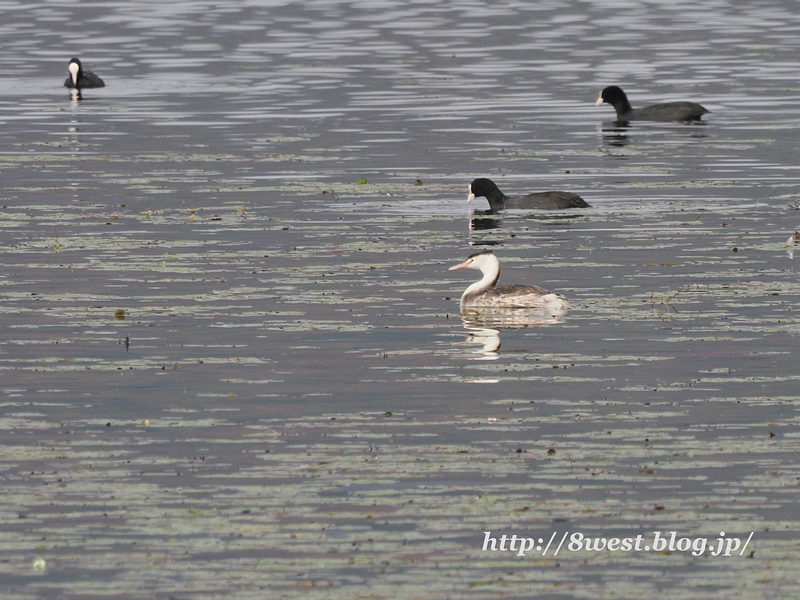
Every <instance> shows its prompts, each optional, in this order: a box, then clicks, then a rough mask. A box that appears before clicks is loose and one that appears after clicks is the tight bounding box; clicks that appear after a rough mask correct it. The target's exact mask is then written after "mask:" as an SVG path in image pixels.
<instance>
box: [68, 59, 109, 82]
mask: <svg viewBox="0 0 800 600" xmlns="http://www.w3.org/2000/svg"><path fill="white" fill-rule="evenodd" d="M67 69H68V70H69V77H67V80H66V81H65V82H64V87H68V88H70V89H72V90H84V89H86V88H100V87H106V84H105V83H103V80H102V79H100V78H99V77H98V76H97V75H95V74H94V73H92V72H90V71H84V70H83V65H81V61H79V60H78V59H77V58H73V59H72V60H71V61H69V65H67Z"/></svg>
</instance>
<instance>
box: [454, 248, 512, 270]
mask: <svg viewBox="0 0 800 600" xmlns="http://www.w3.org/2000/svg"><path fill="white" fill-rule="evenodd" d="M499 266H500V261H498V260H497V257H496V256H495V255H494V253H493V252H492V251H491V250H483V251H481V252H476V253H475V254H470V255H469V256H468V257H467V260H465V261H464V262H463V263H461V264H460V265H456V266H455V267H450V268H449V269H448V271H455V270H456V269H475V270H476V271H482V272H486V270H487V269H499Z"/></svg>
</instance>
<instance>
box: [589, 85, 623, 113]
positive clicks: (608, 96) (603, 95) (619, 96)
mask: <svg viewBox="0 0 800 600" xmlns="http://www.w3.org/2000/svg"><path fill="white" fill-rule="evenodd" d="M603 102H606V103H608V104H610V105H611V106H613V107H614V108H616V109H617V112H619V111H620V109H622V110H623V111H628V110H631V103H630V102H628V97H627V96H626V95H625V92H623V91H622V88H621V87H619V86H616V85H610V86H608V87H607V88H605V89H604V90H603V91H602V92H600V96H599V97H598V98H597V102H596V103H595V104H596V105H597V106H600V105H601V104H602V103H603Z"/></svg>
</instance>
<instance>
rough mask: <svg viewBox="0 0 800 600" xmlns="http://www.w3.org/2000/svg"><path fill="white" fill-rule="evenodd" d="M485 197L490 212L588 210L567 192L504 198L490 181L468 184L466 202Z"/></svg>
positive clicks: (577, 197)
mask: <svg viewBox="0 0 800 600" xmlns="http://www.w3.org/2000/svg"><path fill="white" fill-rule="evenodd" d="M480 197H485V198H486V199H487V200H488V201H489V206H490V207H491V209H492V211H494V212H497V211H499V210H505V209H507V208H521V209H537V210H563V209H569V208H589V205H588V204H587V203H586V201H585V200H584V199H583V198H581V197H580V196H578V194H571V193H569V192H538V193H534V194H528V195H527V196H506V195H505V194H504V193H503V192H501V191H500V189H499V188H498V187H497V185H496V184H495V182H494V181H492V180H491V179H486V178H483V177H482V178H480V179H476V180H475V181H473V182H472V183H470V184H469V198H467V201H468V202H472V200H473V198H480Z"/></svg>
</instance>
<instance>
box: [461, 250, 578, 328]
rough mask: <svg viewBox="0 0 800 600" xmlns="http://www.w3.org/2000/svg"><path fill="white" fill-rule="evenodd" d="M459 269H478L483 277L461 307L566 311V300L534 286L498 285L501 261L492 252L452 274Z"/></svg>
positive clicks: (471, 258) (471, 259) (476, 256)
mask: <svg viewBox="0 0 800 600" xmlns="http://www.w3.org/2000/svg"><path fill="white" fill-rule="evenodd" d="M456 269H476V270H478V271H480V272H481V273H483V278H482V279H481V280H480V281H477V282H475V283H473V284H472V285H471V286H469V287H468V288H467V289H466V290H465V291H464V293H463V294H462V296H461V306H462V307H472V306H477V307H481V306H483V307H491V306H497V307H509V308H537V309H542V310H546V311H552V312H554V313H556V312H563V311H564V310H565V309H566V308H567V299H566V298H564V297H563V296H561V295H559V294H554V293H552V292H548V291H547V290H543V289H542V288H540V287H537V286H535V285H495V284H496V283H497V280H498V278H499V277H500V261H498V260H497V257H496V256H495V255H494V254H493V253H492V251H491V250H483V251H482V252H476V253H475V254H472V255H471V256H469V258H467V260H466V261H464V262H463V263H461V264H460V265H456V266H455V267H450V271H455V270H456Z"/></svg>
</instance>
